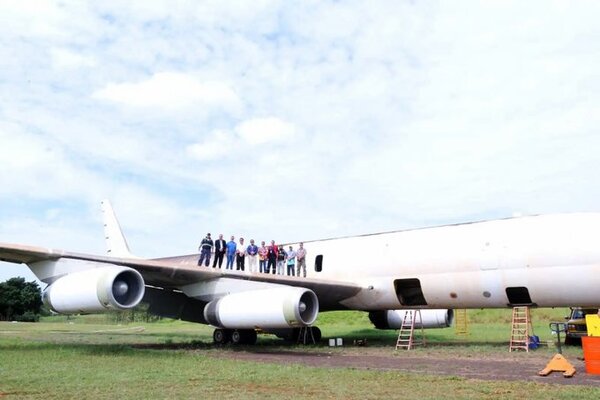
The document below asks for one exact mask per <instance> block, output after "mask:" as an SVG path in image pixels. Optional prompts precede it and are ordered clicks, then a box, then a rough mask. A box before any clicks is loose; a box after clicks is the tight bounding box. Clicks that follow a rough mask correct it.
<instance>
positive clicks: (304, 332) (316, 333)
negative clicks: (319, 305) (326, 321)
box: [294, 326, 321, 344]
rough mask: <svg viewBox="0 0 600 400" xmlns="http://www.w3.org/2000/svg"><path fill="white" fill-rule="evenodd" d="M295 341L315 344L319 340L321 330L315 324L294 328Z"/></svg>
mask: <svg viewBox="0 0 600 400" xmlns="http://www.w3.org/2000/svg"><path fill="white" fill-rule="evenodd" d="M294 333H295V334H296V339H297V340H296V342H297V343H300V344H317V343H319V342H320V341H321V330H320V329H319V328H318V327H316V326H307V327H304V328H296V329H294Z"/></svg>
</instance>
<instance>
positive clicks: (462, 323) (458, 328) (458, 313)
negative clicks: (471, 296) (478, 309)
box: [454, 308, 469, 336]
mask: <svg viewBox="0 0 600 400" xmlns="http://www.w3.org/2000/svg"><path fill="white" fill-rule="evenodd" d="M454 317H455V318H456V319H455V320H454V321H455V322H454V334H456V335H457V336H467V335H468V334H469V321H468V319H467V310H466V309H465V308H459V309H457V310H454Z"/></svg>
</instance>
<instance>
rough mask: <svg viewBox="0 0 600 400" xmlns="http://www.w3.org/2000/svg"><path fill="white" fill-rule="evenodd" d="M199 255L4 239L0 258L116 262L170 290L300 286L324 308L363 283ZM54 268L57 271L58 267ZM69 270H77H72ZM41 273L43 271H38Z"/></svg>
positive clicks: (50, 279) (151, 283)
mask: <svg viewBox="0 0 600 400" xmlns="http://www.w3.org/2000/svg"><path fill="white" fill-rule="evenodd" d="M197 257H198V256H197V255H189V256H181V257H173V258H163V259H138V258H120V257H109V256H100V255H90V254H81V253H74V252H67V251H63V250H56V249H47V248H43V247H35V246H25V245H20V244H9V243H0V261H5V262H10V263H18V264H27V265H29V266H30V268H32V270H33V271H34V273H35V272H36V271H35V265H36V264H37V263H43V262H48V261H50V262H52V261H59V260H63V261H82V262H86V263H90V262H91V263H94V264H96V263H97V264H99V266H102V265H116V266H121V267H128V268H132V269H134V270H136V271H138V272H139V273H140V274H141V276H142V277H143V279H144V282H145V284H146V285H147V286H152V287H154V288H160V289H164V290H167V291H174V290H175V291H178V290H180V288H182V287H185V286H187V285H191V284H194V283H201V282H209V281H215V280H219V279H222V278H227V279H230V280H231V279H233V280H239V281H248V282H263V283H267V284H274V285H284V286H289V287H299V288H305V289H310V290H312V291H313V292H314V293H315V294H316V295H317V298H318V299H319V305H320V309H321V310H322V311H326V310H336V309H346V307H344V306H343V305H342V304H340V302H341V301H343V300H344V299H347V298H349V297H352V296H354V295H355V294H357V293H358V292H359V291H360V290H361V287H360V286H358V285H356V284H353V283H344V282H339V281H335V282H332V281H328V280H321V279H312V278H298V277H288V276H282V275H270V274H245V273H239V272H236V271H231V270H228V271H227V272H225V270H221V269H216V270H215V269H213V268H206V267H199V266H197V265H196V260H197ZM53 271H56V270H55V269H54V270H53ZM69 272H73V271H72V270H71V271H69ZM36 275H39V274H36ZM63 275H65V273H62V274H61V273H59V274H56V275H52V276H48V277H44V276H38V278H40V280H42V281H44V282H45V283H49V284H50V283H52V282H53V281H54V280H56V279H58V278H60V277H61V276H63Z"/></svg>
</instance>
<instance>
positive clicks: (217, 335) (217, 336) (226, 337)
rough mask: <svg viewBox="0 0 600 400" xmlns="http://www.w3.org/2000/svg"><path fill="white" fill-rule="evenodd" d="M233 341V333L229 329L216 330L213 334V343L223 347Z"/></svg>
mask: <svg viewBox="0 0 600 400" xmlns="http://www.w3.org/2000/svg"><path fill="white" fill-rule="evenodd" d="M230 340H231V332H230V330H229V329H215V331H214V332H213V342H214V343H215V344H219V345H223V344H226V343H228V342H229V341H230Z"/></svg>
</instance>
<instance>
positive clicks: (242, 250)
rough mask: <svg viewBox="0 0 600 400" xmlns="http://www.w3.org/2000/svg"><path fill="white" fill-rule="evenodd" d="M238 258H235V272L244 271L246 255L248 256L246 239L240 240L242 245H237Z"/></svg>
mask: <svg viewBox="0 0 600 400" xmlns="http://www.w3.org/2000/svg"><path fill="white" fill-rule="evenodd" d="M236 253H237V255H236V258H235V263H236V266H235V270H236V271H244V261H245V257H244V256H245V255H246V246H244V238H240V243H238V245H237V250H236Z"/></svg>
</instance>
